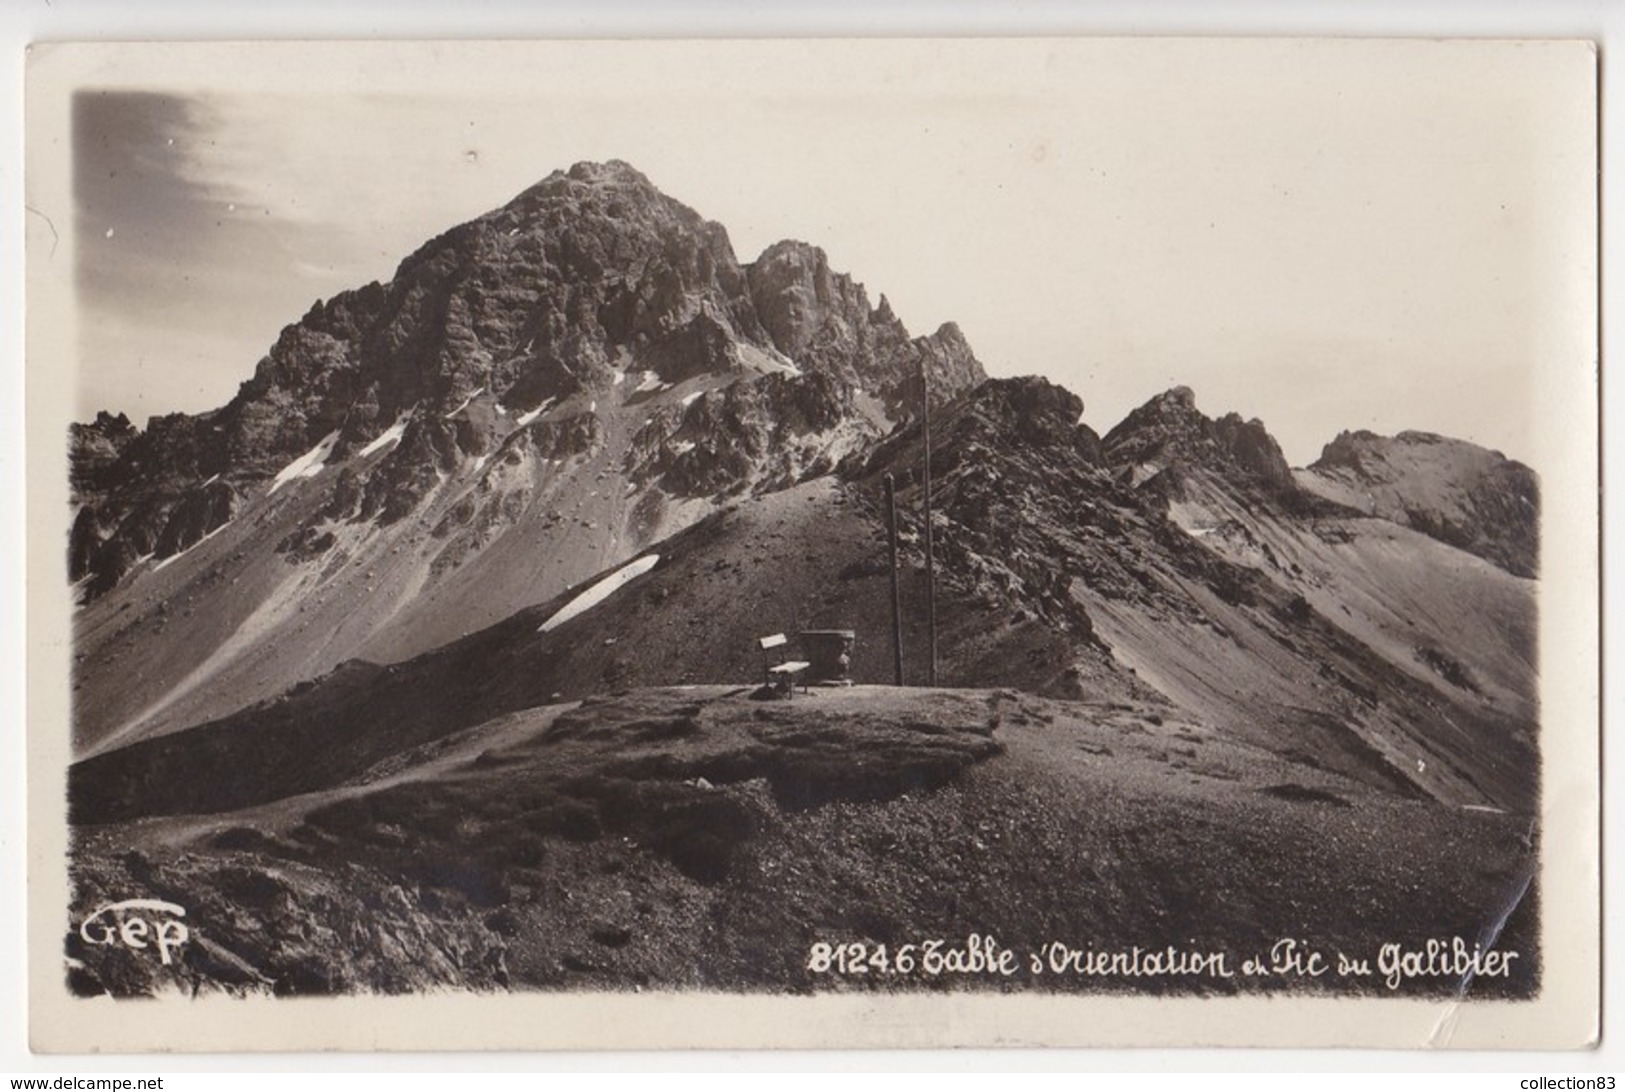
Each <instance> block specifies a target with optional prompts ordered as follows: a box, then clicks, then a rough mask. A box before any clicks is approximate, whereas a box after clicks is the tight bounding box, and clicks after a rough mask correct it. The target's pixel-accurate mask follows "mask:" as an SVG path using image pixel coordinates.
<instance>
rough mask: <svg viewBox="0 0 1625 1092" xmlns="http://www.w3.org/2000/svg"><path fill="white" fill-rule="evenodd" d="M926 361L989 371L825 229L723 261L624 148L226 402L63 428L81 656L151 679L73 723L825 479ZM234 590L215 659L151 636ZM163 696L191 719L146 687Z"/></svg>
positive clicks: (286, 680) (307, 652) (278, 360)
mask: <svg viewBox="0 0 1625 1092" xmlns="http://www.w3.org/2000/svg"><path fill="white" fill-rule="evenodd" d="M922 369H929V370H930V372H931V384H932V391H933V397H934V398H936V399H941V400H946V399H949V398H951V397H953V396H954V395H955V394H956V393H958V392H960V391H963V390H965V389H968V388H969V387H971V386H973V385H975V384H976V383H977V382H979V381H980V380H981V379H982V378H983V373H982V367H981V365H980V363H978V361H977V360H976V357H975V355H974V354H973V353H972V351H971V349H970V346H969V345H968V344H967V343H966V341H965V339H964V337H963V336H962V335H961V334H960V332H959V330H958V329H957V328H956V327H953V326H945V327H943V328H942V329H941V330H939V331H937V332H936V333H934V334H932V335H929V336H927V337H918V338H915V337H911V336H910V335H909V333H908V331H907V329H906V328H905V327H904V325H903V323H902V322H901V321H900V320H899V319H898V318H897V317H896V316H895V315H894V314H893V313H892V310H891V308H890V306H889V304H887V303H886V301H885V300H884V298H882V299H881V301H880V302H879V304H878V305H877V306H872V305H871V304H870V302H869V299H868V296H867V294H866V292H865V290H864V288H863V286H862V285H860V284H858V283H856V282H855V281H853V280H852V278H850V277H848V276H846V275H845V274H841V273H837V272H834V271H832V270H831V269H830V267H829V263H828V260H827V259H826V257H825V255H824V254H823V252H822V251H820V250H818V249H817V248H816V247H812V246H809V245H807V244H804V243H798V242H784V243H778V244H775V245H774V246H772V247H769V248H768V250H767V251H766V252H765V253H764V254H763V255H762V256H761V257H760V258H759V259H758V260H757V261H756V262H754V263H752V264H750V265H741V264H740V263H739V262H738V261H737V260H736V259H735V257H734V253H733V249H732V246H731V244H730V243H729V241H728V236H727V232H726V231H724V230H723V228H722V227H721V226H720V225H718V224H715V223H711V222H709V221H706V220H704V219H703V218H701V217H700V216H699V214H697V213H696V212H694V211H693V210H691V209H689V208H687V207H685V206H683V205H682V204H680V203H678V202H677V201H674V200H672V199H671V198H669V197H666V196H665V195H663V194H661V193H660V192H659V191H658V190H656V189H655V188H654V187H653V186H652V185H651V184H650V183H649V181H648V180H647V179H646V178H644V176H643V175H641V174H640V173H638V172H637V171H636V170H634V169H633V168H631V167H629V166H627V165H626V164H623V163H614V162H612V163H606V164H578V165H576V166H575V167H573V168H571V169H570V170H569V171H567V172H558V173H556V174H553V175H551V176H550V177H548V178H547V179H545V180H543V181H542V182H540V183H539V184H537V185H536V186H533V187H531V188H530V189H528V190H526V191H525V192H524V193H522V194H520V195H519V196H518V197H516V198H515V199H514V200H513V201H511V202H509V203H508V204H507V205H505V206H503V207H502V208H500V209H497V210H495V211H493V212H491V213H489V214H487V215H485V216H482V217H480V218H479V219H477V220H474V221H471V222H469V223H466V224H462V225H460V226H458V227H456V228H453V229H452V230H451V231H448V232H446V233H445V234H443V235H441V236H439V237H438V238H435V239H433V240H431V241H430V242H428V243H426V244H425V245H424V246H422V247H421V248H419V249H418V251H417V252H416V253H414V254H412V255H411V256H410V257H408V258H407V259H406V260H405V261H403V262H402V263H401V265H400V268H399V269H398V270H397V271H396V275H395V277H394V278H393V279H392V280H391V281H390V282H389V283H388V284H387V285H381V284H370V285H367V286H365V287H363V288H359V289H357V290H355V291H351V292H345V293H342V294H340V295H338V296H336V297H334V298H333V299H331V300H327V301H325V302H318V303H317V304H315V305H314V306H313V307H312V308H311V309H310V311H309V312H308V313H307V314H306V315H305V316H304V318H303V319H301V320H300V321H299V322H297V323H295V324H294V325H292V326H289V327H287V328H286V329H284V330H283V331H282V334H281V336H280V337H279V338H278V339H277V342H276V344H275V345H273V346H272V347H271V350H270V352H269V353H268V354H267V355H266V357H265V358H264V359H263V360H261V361H260V363H259V365H258V367H257V368H256V369H255V371H254V375H253V377H252V378H251V379H249V380H248V381H247V382H245V383H244V384H243V385H242V387H241V389H240V390H239V392H238V394H237V396H236V397H235V398H234V399H232V401H231V402H230V403H228V404H227V405H226V406H224V407H222V408H220V409H218V410H215V411H213V412H210V413H204V414H199V415H195V416H187V415H183V414H174V415H169V416H165V417H158V418H154V419H153V420H152V421H151V422H149V423H148V426H147V428H146V430H145V431H141V432H137V431H136V430H134V429H133V428H132V427H130V426H129V424H128V422H126V421H123V420H122V419H115V418H111V417H107V416H106V415H103V416H102V417H101V418H99V419H98V420H97V421H96V422H95V423H94V424H91V425H87V426H75V428H74V430H73V435H72V443H73V466H74V486H75V501H76V504H77V506H78V514H77V517H76V519H75V522H74V526H73V531H72V536H71V542H70V550H69V561H70V565H69V568H70V573H71V575H72V577H73V579H74V580H75V581H76V582H77V583H78V587H79V589H80V595H81V598H82V599H83V600H84V601H86V602H87V603H88V604H89V607H88V609H87V611H86V613H85V618H84V622H85V625H84V627H83V629H82V645H81V651H82V652H83V653H84V654H85V655H84V656H83V658H82V660H81V664H82V666H83V667H84V670H85V672H86V674H87V676H88V675H94V674H96V673H98V672H99V671H102V670H105V671H109V672H112V673H114V674H117V675H120V676H123V677H129V676H130V675H131V674H132V673H133V674H135V675H136V676H138V677H140V678H142V679H144V680H149V681H147V682H144V683H139V684H137V685H136V686H135V687H133V688H132V689H131V690H130V691H129V692H126V693H125V694H124V695H123V696H122V697H121V698H117V699H115V700H113V701H111V702H108V703H98V705H97V707H96V710H97V711H96V712H95V713H91V714H88V717H87V723H84V724H83V725H82V728H83V729H84V730H85V731H84V732H83V733H82V734H83V735H84V737H85V738H86V739H87V740H88V739H90V738H93V737H99V736H101V735H103V734H105V733H106V732H108V731H112V730H116V729H118V728H120V727H121V726H128V727H134V726H135V724H136V723H137V722H143V721H150V722H151V723H167V724H170V725H174V724H175V723H176V721H177V717H179V718H185V717H188V716H193V715H196V716H202V715H208V714H215V713H222V712H226V711H229V710H228V708H227V707H225V706H223V705H221V704H220V703H218V702H216V701H214V700H212V699H209V698H208V697H207V696H206V695H199V694H196V693H195V691H196V689H197V687H196V686H193V685H191V684H190V683H189V682H188V680H193V681H194V682H195V683H197V684H199V685H200V684H201V683H202V680H203V678H204V677H207V678H209V679H211V680H214V681H215V685H213V686H211V688H210V689H211V690H213V691H214V692H222V691H224V692H228V693H232V694H234V695H235V697H236V698H237V699H240V698H242V697H249V696H252V697H264V696H268V695H270V694H273V693H276V692H278V691H279V690H281V689H283V688H285V687H286V686H288V685H291V684H292V683H294V682H297V681H299V680H300V679H302V678H308V677H311V676H312V675H314V674H320V673H321V672H322V671H325V670H327V669H330V668H331V667H333V666H335V665H336V664H338V663H340V662H342V661H343V660H344V659H346V658H349V657H352V656H366V657H369V658H398V657H400V656H402V655H408V654H413V653H417V652H422V651H426V650H427V649H429V648H432V647H434V646H435V645H437V644H439V643H441V642H443V641H445V640H448V639H451V638H454V637H457V636H461V635H462V634H463V633H465V632H468V631H470V630H472V629H476V628H479V627H481V626H484V625H489V624H491V623H494V622H496V621H498V620H500V619H501V618H502V617H505V616H506V615H507V614H508V613H510V612H511V611H512V610H513V609H515V608H516V607H520V606H525V605H528V604H532V603H537V602H542V601H545V600H546V599H548V598H549V597H551V596H552V595H554V594H557V593H558V592H559V591H561V590H563V589H565V588H567V587H570V586H571V585H572V584H574V583H576V582H579V581H580V580H583V579H585V578H586V577H588V576H591V575H592V574H593V573H595V572H597V571H598V570H600V569H602V568H605V567H607V566H612V565H614V564H617V563H618V562H620V561H624V560H627V559H628V558H630V557H631V556H632V555H633V554H634V553H635V552H636V551H638V550H640V549H642V548H644V547H646V546H647V545H649V544H650V543H652V542H655V541H658V540H659V539H661V538H664V537H666V536H668V535H670V534H672V533H674V532H675V531H678V530H681V529H682V528H683V527H685V526H687V525H689V524H691V523H693V522H695V521H696V520H698V519H700V518H702V517H703V516H705V515H706V514H708V513H710V512H712V511H714V510H716V508H717V507H719V506H720V505H722V504H725V503H730V502H732V501H734V500H736V499H737V498H739V497H741V496H749V495H753V494H757V493H762V492H767V491H772V490H777V489H782V488H784V487H786V486H789V485H793V484H795V483H796V482H798V481H801V480H804V479H806V478H809V477H813V476H816V475H818V474H821V473H826V472H828V471H829V470H830V469H832V468H833V467H834V466H835V464H836V463H837V462H838V461H839V460H841V459H842V458H844V457H845V456H847V455H848V454H850V453H852V452H853V451H856V450H858V449H859V448H860V447H861V446H862V445H863V444H864V443H866V442H868V441H870V440H873V439H875V438H877V437H879V436H881V435H883V434H884V433H886V432H887V431H889V430H890V429H891V428H892V427H893V426H894V425H896V424H897V423H898V422H899V421H901V420H902V419H903V418H904V417H906V416H907V415H908V414H909V413H910V412H913V411H912V410H911V409H910V407H911V406H913V405H914V404H915V403H917V401H918V395H919V383H920V376H921V373H922ZM194 548H201V549H205V550H206V553H205V554H204V555H203V556H205V557H207V558H208V561H207V562H205V563H204V564H203V565H202V566H197V565H188V566H182V567H175V568H172V567H171V565H172V563H173V562H175V560H176V559H177V558H179V557H180V556H181V555H182V554H184V553H186V552H188V551H190V550H192V549H194ZM197 560H200V561H201V560H202V557H200V558H198V559H197ZM165 572H167V573H169V575H162V576H161V575H159V574H160V573H165ZM227 573H229V574H230V575H229V576H227V575H226V574H227ZM222 581H224V582H225V584H226V587H225V588H221V587H220V585H221V582H222ZM115 592H116V593H118V594H114V593H115ZM222 598H230V599H231V600H232V606H231V607H230V608H228V609H227V610H226V613H227V614H228V615H229V620H228V621H225V622H222V628H223V632H221V633H220V636H221V637H222V638H225V637H227V636H228V635H231V636H235V637H236V639H237V643H236V644H234V645H232V646H231V648H230V649H229V660H222V659H221V658H219V655H218V654H219V653H220V652H221V650H220V649H218V648H210V647H208V646H205V645H201V644H199V643H197V642H196V641H194V640H192V638H191V637H190V636H187V637H185V638H183V639H181V640H178V641H177V640H170V639H168V638H167V637H166V635H165V631H167V630H168V629H169V626H168V622H169V617H170V615H169V612H170V611H173V610H175V608H176V607H177V605H178V604H185V605H187V606H188V607H190V606H191V605H193V604H196V603H198V602H200V601H201V600H203V599H209V600H219V599H222ZM211 610H213V611H215V612H218V608H217V607H215V608H211ZM131 611H134V613H133V614H132V613H131ZM120 612H122V613H121V614H120ZM115 615H120V616H116V617H115ZM250 619H252V620H253V621H252V625H248V623H249V620H250ZM132 623H134V631H136V632H141V633H143V643H144V644H146V645H148V646H157V651H155V652H154V651H152V650H151V648H149V649H148V650H147V652H148V656H147V657H146V658H143V659H142V660H141V662H140V663H135V662H132V660H131V659H130V658H129V657H128V656H127V654H126V652H125V650H126V649H127V648H128V647H129V646H128V641H127V637H128V635H129V633H130V632H131V624H132ZM155 631H156V632H155ZM250 632H252V634H253V636H252V637H251V638H250V636H249V634H250ZM315 635H320V636H319V637H318V636H315ZM155 638H156V639H155ZM318 647H319V649H320V650H319V651H318ZM267 650H270V651H267ZM132 669H134V670H133V671H132ZM222 670H224V671H225V672H226V677H224V678H221V677H220V671H222ZM199 672H202V674H201V675H200V674H199ZM177 686H179V687H183V688H186V689H187V690H188V691H189V692H194V694H193V698H194V703H195V704H194V706H193V708H192V712H190V713H187V712H185V711H184V710H179V709H171V708H170V705H169V704H163V705H160V704H159V703H164V702H166V701H170V700H171V699H175V697H176V694H175V691H176V688H177Z"/></svg>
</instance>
